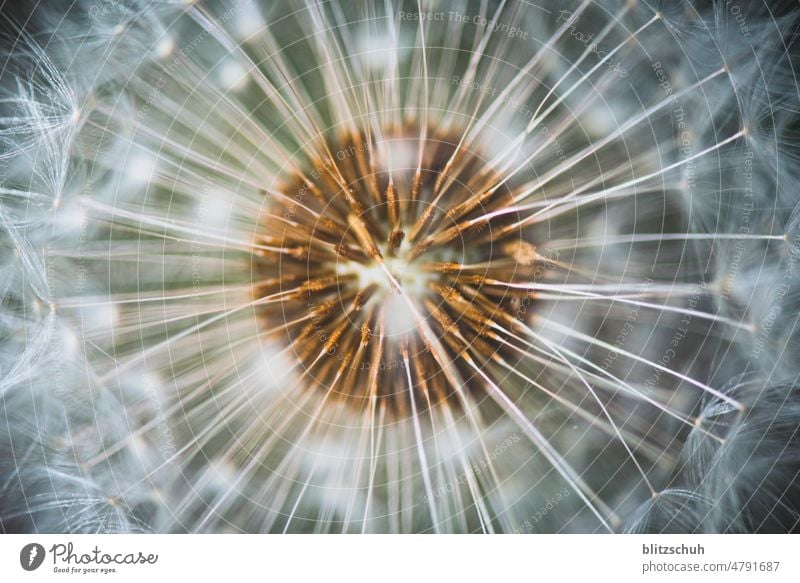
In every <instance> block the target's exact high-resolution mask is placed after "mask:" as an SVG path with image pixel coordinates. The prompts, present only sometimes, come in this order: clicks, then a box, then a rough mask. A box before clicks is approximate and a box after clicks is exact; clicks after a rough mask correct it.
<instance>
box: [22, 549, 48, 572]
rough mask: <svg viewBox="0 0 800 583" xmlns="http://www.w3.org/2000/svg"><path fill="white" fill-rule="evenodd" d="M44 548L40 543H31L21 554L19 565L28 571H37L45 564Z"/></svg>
mask: <svg viewBox="0 0 800 583" xmlns="http://www.w3.org/2000/svg"><path fill="white" fill-rule="evenodd" d="M44 556H45V551H44V547H43V546H42V545H40V544H39V543H29V544H27V545H25V546H24V547H22V550H21V551H20V552H19V564H20V565H22V568H23V569H25V570H26V571H35V570H36V569H38V568H39V567H41V566H42V563H43V562H44Z"/></svg>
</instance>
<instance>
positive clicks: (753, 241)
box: [0, 0, 800, 533]
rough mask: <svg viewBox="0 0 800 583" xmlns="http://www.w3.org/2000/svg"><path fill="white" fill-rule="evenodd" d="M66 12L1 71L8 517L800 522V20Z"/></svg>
mask: <svg viewBox="0 0 800 583" xmlns="http://www.w3.org/2000/svg"><path fill="white" fill-rule="evenodd" d="M734 7H735V10H734ZM279 8H284V10H280V9H279ZM55 10H56V9H55V8H47V9H44V10H43V11H41V12H36V13H35V14H34V16H35V18H33V19H32V20H31V22H35V23H37V24H36V25H35V26H38V27H39V29H41V33H37V34H32V33H30V32H28V31H22V32H19V27H17V28H16V29H15V31H16V32H15V34H17V35H18V36H19V37H20V40H21V42H20V43H19V46H20V47H23V48H15V49H14V50H13V51H12V52H11V54H10V59H9V63H11V66H10V67H9V69H8V71H6V72H5V73H4V75H3V77H2V78H3V82H4V83H3V98H2V114H0V119H1V120H2V126H0V140H1V141H2V143H3V152H2V154H1V155H0V162H2V163H3V174H2V177H1V178H2V180H0V197H2V198H1V199H0V200H2V206H0V218H1V219H2V233H3V238H2V242H3V247H4V252H3V255H2V258H3V263H4V267H3V269H4V272H6V273H8V274H9V276H8V279H7V283H5V284H4V285H3V298H4V303H3V311H2V318H3V320H2V322H3V332H2V334H3V337H4V346H3V348H2V361H0V362H2V380H1V381H0V383H1V384H0V387H2V388H1V389H0V398H2V401H3V416H2V417H0V423H2V424H3V426H4V431H3V432H2V435H3V437H2V440H3V441H2V445H0V448H2V452H3V455H2V458H1V459H0V461H1V462H2V477H3V479H2V480H0V508H3V510H2V512H0V524H2V527H3V529H4V530H6V531H56V532H87V531H89V532H91V531H118V532H130V531H148V532H186V531H189V532H223V531H224V532H228V531H231V532H487V533H492V532H621V531H647V532H662V531H676V532H745V531H779V532H784V531H790V530H792V529H794V528H796V525H797V517H798V514H797V505H796V502H797V492H798V488H797V484H796V483H795V479H796V476H797V469H798V454H797V448H796V445H794V443H795V442H796V435H795V433H796V428H797V426H798V420H799V419H800V417H798V401H797V394H796V393H797V391H796V389H795V387H796V381H797V375H798V369H797V362H798V361H797V357H796V356H797V355H796V350H797V346H798V341H797V337H796V326H797V314H798V312H797V297H798V296H797V285H798V273H797V269H796V261H797V258H798V222H799V221H800V220H799V219H798V211H797V209H798V208H800V206H798V200H797V194H796V191H795V190H796V189H795V188H794V186H795V179H796V174H797V172H798V165H797V159H796V155H795V154H794V151H793V148H794V147H795V144H794V142H793V141H792V140H793V137H794V134H793V132H795V131H796V122H797V117H796V114H797V111H798V110H797V105H798V97H800V93H798V89H797V84H796V79H795V78H794V77H793V74H792V71H793V69H792V58H791V54H792V50H793V46H792V43H793V41H794V39H793V37H792V36H791V31H792V26H793V24H794V23H795V19H796V16H797V15H796V13H790V14H787V15H785V16H778V17H775V18H765V14H763V13H762V12H759V11H758V10H757V9H755V8H753V7H748V8H746V7H745V6H741V7H740V6H739V5H736V4H735V3H730V2H728V3H725V2H718V3H715V4H714V5H713V6H711V7H709V8H708V9H701V8H699V7H696V6H694V5H693V4H691V3H671V4H665V5H664V6H661V5H654V4H651V3H648V2H631V1H626V2H622V1H620V2H612V1H608V2H606V1H602V2H601V1H591V0H585V1H582V2H577V1H576V2H574V3H572V4H571V5H569V6H565V5H563V3H555V2H553V3H544V4H543V5H541V6H535V5H530V4H527V3H525V2H518V1H507V0H501V1H498V2H471V1H463V2H456V3H448V4H447V5H444V4H442V3H439V2H434V1H430V2H427V1H426V2H395V1H392V0H386V1H385V2H384V1H379V2H366V3H347V2H339V1H326V2H316V1H308V2H297V3H290V4H288V5H286V6H278V5H274V4H270V3H266V2H257V1H255V0H237V1H235V2H231V3H222V2H219V3H217V2H210V1H205V0H200V1H193V2H183V3H178V2H146V1H144V0H142V1H135V0H122V1H119V0H115V1H111V0H95V1H94V2H89V3H86V4H85V5H81V6H78V7H76V8H75V9H74V10H73V11H70V12H68V13H67V14H60V13H58V14H57V13H55V12H54V11H55ZM54 23H57V25H56V24H54ZM43 38H46V42H45V41H44V40H43Z"/></svg>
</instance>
